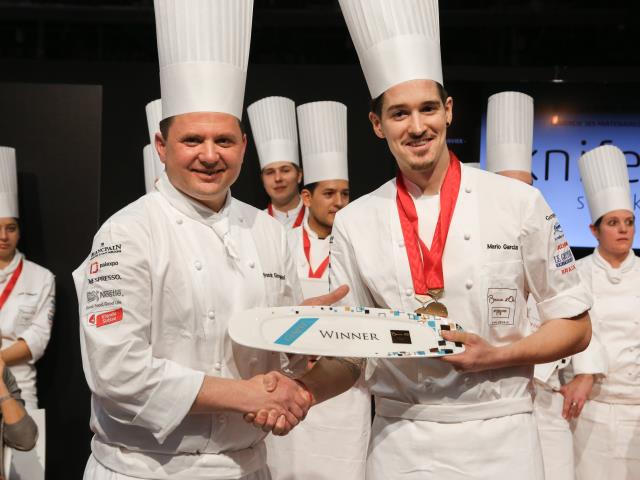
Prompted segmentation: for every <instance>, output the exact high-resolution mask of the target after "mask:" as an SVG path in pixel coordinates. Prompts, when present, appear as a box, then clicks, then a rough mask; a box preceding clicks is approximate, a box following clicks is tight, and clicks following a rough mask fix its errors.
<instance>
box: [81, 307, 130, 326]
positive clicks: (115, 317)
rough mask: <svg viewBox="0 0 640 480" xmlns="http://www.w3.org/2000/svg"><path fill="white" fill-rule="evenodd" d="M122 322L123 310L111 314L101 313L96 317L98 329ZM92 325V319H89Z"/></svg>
mask: <svg viewBox="0 0 640 480" xmlns="http://www.w3.org/2000/svg"><path fill="white" fill-rule="evenodd" d="M120 320H122V308H118V309H117V310H112V311H110V312H104V313H99V314H98V315H96V327H103V326H105V325H111V324H112V323H117V322H119V321H120ZM89 323H91V318H89Z"/></svg>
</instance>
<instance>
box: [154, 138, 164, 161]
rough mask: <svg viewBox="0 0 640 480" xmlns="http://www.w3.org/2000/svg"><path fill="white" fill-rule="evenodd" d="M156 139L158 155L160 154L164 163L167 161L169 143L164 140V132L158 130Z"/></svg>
mask: <svg viewBox="0 0 640 480" xmlns="http://www.w3.org/2000/svg"><path fill="white" fill-rule="evenodd" d="M154 140H155V142H154V143H155V147H156V150H157V151H158V155H159V156H160V160H161V161H162V163H165V155H166V148H167V144H166V142H165V141H164V138H162V134H161V133H160V132H156V136H155V138H154Z"/></svg>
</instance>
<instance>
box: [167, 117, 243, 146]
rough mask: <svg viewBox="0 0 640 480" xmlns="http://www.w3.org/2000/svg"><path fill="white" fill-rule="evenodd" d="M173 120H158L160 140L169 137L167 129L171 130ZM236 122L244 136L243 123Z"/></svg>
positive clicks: (240, 121)
mask: <svg viewBox="0 0 640 480" xmlns="http://www.w3.org/2000/svg"><path fill="white" fill-rule="evenodd" d="M174 118H176V117H175V116H173V117H167V118H163V119H162V120H160V135H162V138H164V139H165V140H166V139H167V137H168V136H169V128H171V124H172V123H173V119H174ZM237 120H238V126H239V127H240V133H242V135H244V134H245V129H244V123H242V120H240V119H239V118H238V119H237Z"/></svg>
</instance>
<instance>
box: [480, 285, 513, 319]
mask: <svg viewBox="0 0 640 480" xmlns="http://www.w3.org/2000/svg"><path fill="white" fill-rule="evenodd" d="M517 298H518V290H516V289H515V288H489V289H488V290H487V309H488V317H489V325H491V326H494V327H495V326H505V325H507V326H508V325H514V324H515V317H516V299H517Z"/></svg>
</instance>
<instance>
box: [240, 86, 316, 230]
mask: <svg viewBox="0 0 640 480" xmlns="http://www.w3.org/2000/svg"><path fill="white" fill-rule="evenodd" d="M247 114H248V115H249V123H250V124H251V132H252V133H253V140H254V141H255V143H256V150H257V151H258V159H259V160H260V172H261V173H260V176H261V178H262V184H263V186H264V189H265V191H266V192H267V195H269V198H270V199H271V202H269V205H268V206H267V209H266V211H267V212H268V213H269V215H271V216H272V217H274V218H275V219H277V220H278V221H279V222H280V223H281V224H282V225H284V226H285V227H286V228H297V227H299V226H300V225H302V222H303V221H304V218H305V216H306V213H307V211H306V208H305V206H304V204H303V203H302V198H301V197H300V191H299V190H298V185H299V184H300V182H301V181H302V170H301V169H300V161H299V159H298V130H297V128H296V106H295V103H294V102H293V100H291V99H289V98H285V97H266V98H263V99H262V100H258V101H257V102H254V103H252V104H251V105H249V106H248V107H247Z"/></svg>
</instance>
